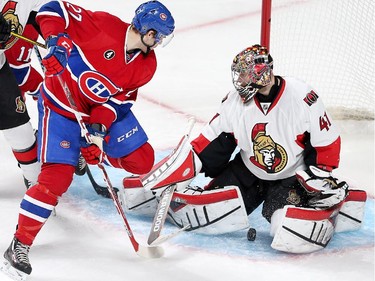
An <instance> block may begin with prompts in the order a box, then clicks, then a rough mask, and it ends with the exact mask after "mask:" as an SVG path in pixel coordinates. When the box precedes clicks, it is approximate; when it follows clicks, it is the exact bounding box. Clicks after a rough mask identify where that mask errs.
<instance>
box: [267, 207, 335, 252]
mask: <svg viewBox="0 0 375 281" xmlns="http://www.w3.org/2000/svg"><path fill="white" fill-rule="evenodd" d="M339 208H340V206H338V207H335V208H331V209H329V210H315V209H308V208H299V207H294V206H285V207H284V209H280V210H277V211H276V212H275V213H274V214H273V215H272V218H271V229H276V231H275V236H274V238H273V241H272V244H271V247H272V248H274V249H275V250H279V251H283V252H288V253H296V254H302V253H312V252H315V251H318V250H321V249H323V248H325V247H326V246H327V245H328V243H329V241H330V240H331V238H332V236H333V234H334V229H335V221H336V218H337V215H338V213H339Z"/></svg>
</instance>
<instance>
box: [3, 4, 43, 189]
mask: <svg viewBox="0 0 375 281" xmlns="http://www.w3.org/2000/svg"><path fill="white" fill-rule="evenodd" d="M47 2H48V1H47V0H28V1H2V2H1V4H0V130H1V131H2V133H3V134H4V137H5V139H6V140H7V142H8V144H9V145H10V147H11V148H12V150H13V153H14V155H15V157H16V159H17V161H18V163H19V166H20V167H21V169H22V172H23V176H24V180H25V184H26V186H27V187H28V186H30V185H32V184H35V183H36V181H37V177H38V174H39V172H40V165H39V163H38V162H37V147H36V137H35V135H34V130H33V127H32V125H31V123H30V117H29V115H28V112H27V109H26V105H25V102H24V100H23V98H22V92H21V90H20V88H19V87H18V84H19V83H18V82H25V83H24V85H23V86H22V87H23V90H25V89H26V88H27V89H28V90H30V89H32V90H36V88H37V85H38V84H40V77H37V76H38V74H37V73H36V72H34V71H33V70H31V72H32V73H31V72H30V75H31V76H30V75H29V76H28V77H26V76H27V75H26V76H24V78H25V79H26V80H24V81H20V80H17V79H16V77H15V75H14V73H13V72H12V70H11V68H10V66H9V63H8V62H7V58H6V55H5V52H7V56H9V58H11V59H12V64H13V65H17V64H18V63H17V61H18V62H19V63H20V64H21V63H23V62H26V61H28V60H29V58H30V50H31V49H30V47H29V46H28V45H27V44H24V43H22V42H19V41H20V40H18V39H17V38H15V37H13V36H11V34H10V32H11V31H13V32H15V33H18V34H24V32H27V33H26V34H24V35H27V36H31V37H33V36H34V34H35V33H34V31H32V27H31V26H33V27H34V28H35V29H34V30H38V27H37V24H36V22H35V16H36V13H37V11H38V10H39V8H40V7H41V6H42V5H43V4H45V3H47ZM28 25H29V26H30V27H26V26H28ZM13 48H14V49H13ZM32 77H34V78H35V79H34V78H32ZM29 78H30V79H31V80H33V81H32V82H31V80H29ZM38 80H39V81H38ZM26 81H27V82H26ZM30 83H34V84H35V85H31V84H30Z"/></svg>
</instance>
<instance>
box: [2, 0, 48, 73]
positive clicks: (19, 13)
mask: <svg viewBox="0 0 375 281" xmlns="http://www.w3.org/2000/svg"><path fill="white" fill-rule="evenodd" d="M47 2H48V0H14V1H5V0H0V11H1V13H2V14H3V16H4V18H5V19H6V20H7V21H10V22H11V24H12V29H13V30H14V32H16V33H18V34H23V31H24V29H25V26H26V23H27V21H28V19H29V16H30V13H31V12H37V11H38V10H39V9H40V7H41V6H42V5H43V4H45V3H47ZM17 40H19V39H17V38H15V37H11V38H10V39H9V40H8V41H7V43H6V46H5V48H4V49H0V68H2V67H3V65H4V63H5V60H6V59H5V55H4V50H6V49H9V48H11V47H12V46H13V45H14V44H15V43H16V41H17Z"/></svg>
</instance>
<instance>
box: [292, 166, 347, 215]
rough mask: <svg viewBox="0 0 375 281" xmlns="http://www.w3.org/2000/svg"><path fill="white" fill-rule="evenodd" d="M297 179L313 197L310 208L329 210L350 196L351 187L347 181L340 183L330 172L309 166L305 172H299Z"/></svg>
mask: <svg viewBox="0 0 375 281" xmlns="http://www.w3.org/2000/svg"><path fill="white" fill-rule="evenodd" d="M296 177H297V179H298V181H299V183H300V184H301V185H302V186H303V187H304V188H305V189H306V191H307V192H308V193H309V194H310V195H312V196H313V197H312V198H311V199H310V200H309V206H310V207H317V208H321V209H328V208H331V207H333V206H335V205H337V204H339V203H341V202H342V201H344V199H345V198H346V196H347V195H348V188H349V186H348V184H347V183H346V182H345V181H341V182H338V180H337V179H336V178H334V177H333V176H332V174H331V173H330V172H328V171H325V170H323V169H320V168H318V167H315V166H309V168H308V169H307V170H305V171H297V172H296Z"/></svg>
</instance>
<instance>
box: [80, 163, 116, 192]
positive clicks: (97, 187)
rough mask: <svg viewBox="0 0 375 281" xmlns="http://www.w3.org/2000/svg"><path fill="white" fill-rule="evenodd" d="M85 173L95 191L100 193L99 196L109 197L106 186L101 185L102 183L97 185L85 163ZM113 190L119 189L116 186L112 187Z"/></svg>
mask: <svg viewBox="0 0 375 281" xmlns="http://www.w3.org/2000/svg"><path fill="white" fill-rule="evenodd" d="M85 169H86V173H87V176H88V178H89V180H90V182H91V184H92V187H93V188H94V190H95V192H96V193H97V194H98V195H100V196H103V197H104V198H111V195H110V194H109V192H108V188H107V187H105V186H102V185H99V184H98V183H97V182H96V181H95V179H94V176H93V175H92V173H91V170H90V168H89V166H88V165H86V168H85ZM113 189H114V190H115V192H116V193H117V192H119V189H118V188H117V187H114V188H113Z"/></svg>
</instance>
